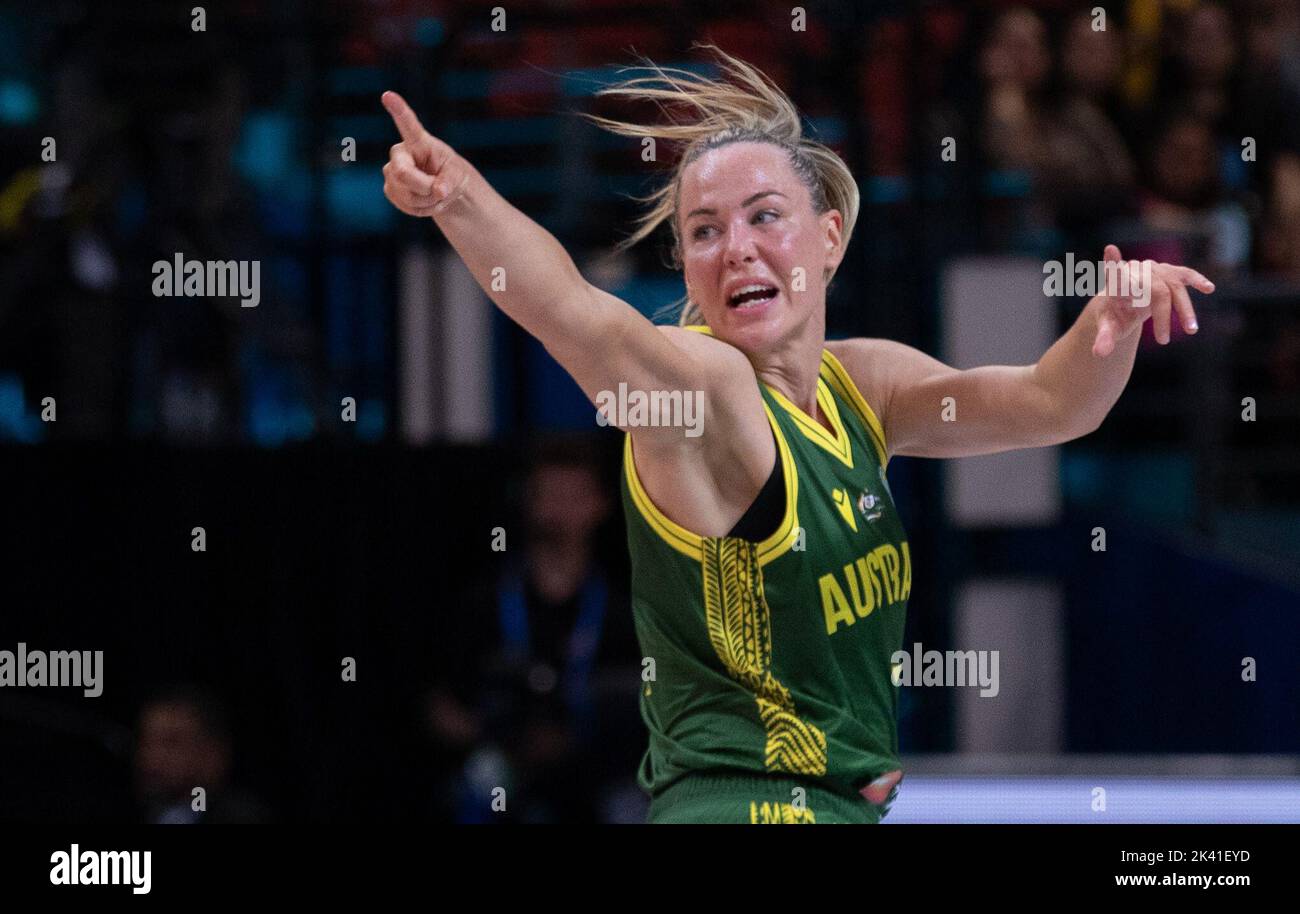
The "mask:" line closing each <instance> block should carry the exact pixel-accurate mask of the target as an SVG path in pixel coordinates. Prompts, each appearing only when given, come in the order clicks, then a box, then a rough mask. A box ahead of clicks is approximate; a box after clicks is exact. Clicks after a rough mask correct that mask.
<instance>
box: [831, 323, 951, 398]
mask: <svg viewBox="0 0 1300 914" xmlns="http://www.w3.org/2000/svg"><path fill="white" fill-rule="evenodd" d="M826 348H827V349H828V350H829V351H830V353H831V355H833V356H835V358H837V359H839V360H840V364H842V365H843V366H844V370H845V371H847V372H848V373H849V377H851V378H852V379H853V383H855V384H857V385H858V389H859V390H861V391H862V395H863V396H864V397H868V396H869V395H868V392H867V390H866V388H867V387H870V388H872V389H873V391H874V392H875V393H876V394H878V395H884V396H888V395H889V393H890V392H891V391H892V389H893V388H894V387H895V386H896V385H897V384H899V383H900V382H902V383H906V382H907V381H908V380H913V379H916V378H918V377H923V376H927V375H931V374H934V373H936V372H941V371H943V370H944V369H946V368H947V366H945V365H944V364H943V363H942V362H940V361H939V360H938V359H935V358H933V357H932V356H928V355H926V354H925V353H924V352H922V351H921V350H919V349H916V348H914V347H912V346H909V345H907V344H906V343H900V342H898V341H897V340H885V339H878V338H875V337H866V336H860V337H854V338H853V339H848V340H827V342H826Z"/></svg>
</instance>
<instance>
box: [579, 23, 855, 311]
mask: <svg viewBox="0 0 1300 914" xmlns="http://www.w3.org/2000/svg"><path fill="white" fill-rule="evenodd" d="M696 46H697V47H700V48H703V49H704V50H707V51H711V52H712V53H713V54H714V55H715V56H716V57H717V58H718V63H719V65H720V67H721V69H722V71H723V74H724V76H725V77H726V78H725V79H722V80H714V79H708V78H706V77H703V76H699V75H697V74H695V73H691V72H690V71H688V70H681V69H677V68H673V67H669V68H667V69H665V68H662V67H660V66H658V65H657V64H655V63H652V62H651V61H649V60H645V64H646V66H645V67H643V68H642V69H649V70H652V71H653V75H650V76H642V77H636V78H634V79H629V80H626V81H624V82H621V83H618V84H616V85H613V86H608V87H606V88H603V89H601V90H600V91H598V92H597V93H596V94H597V95H598V96H614V97H617V98H623V99H628V100H631V101H652V102H654V103H655V104H656V105H657V106H658V108H659V110H660V111H661V112H663V113H664V114H665V115H668V116H669V117H670V120H669V122H667V123H658V124H637V123H632V122H629V121H618V120H613V119H611V118H607V117H600V116H598V115H594V114H584V115H583V116H584V117H586V118H587V119H588V120H590V121H592V122H593V123H595V124H597V125H598V126H600V127H603V128H604V129H606V130H609V131H611V132H612V133H617V134H619V135H621V136H628V137H651V138H653V139H654V140H656V141H658V140H667V141H670V142H673V143H676V144H679V145H680V146H681V147H682V151H681V156H680V158H679V159H678V161H677V165H676V167H675V168H674V171H673V175H672V178H671V179H670V180H669V181H668V182H667V183H666V184H664V185H663V186H662V187H660V188H659V189H658V190H656V191H654V192H653V193H651V194H649V195H647V196H644V197H634V198H633V199H635V200H636V201H637V202H639V203H643V204H648V205H649V209H648V210H647V211H646V212H645V213H643V214H642V215H641V216H640V217H638V218H637V228H636V231H634V232H633V233H632V234H631V235H630V236H628V237H627V238H625V239H623V240H622V241H620V242H619V244H618V250H620V251H624V250H626V249H628V248H630V247H632V246H633V245H635V244H636V243H638V242H639V241H642V240H643V239H645V238H646V237H647V236H649V235H650V234H651V233H652V232H654V230H655V229H657V228H658V227H659V226H660V225H661V224H662V223H663V222H665V221H667V222H669V223H670V225H671V226H672V232H673V249H672V258H673V264H672V265H673V268H674V269H681V266H682V264H681V237H680V234H679V228H678V225H677V207H678V202H679V197H680V189H681V178H682V172H683V171H684V170H685V169H686V166H688V165H690V164H691V163H692V162H694V161H695V160H696V159H698V158H699V157H700V156H701V155H703V154H704V153H705V152H708V151H709V150H711V149H717V148H718V147H719V146H725V145H727V144H729V143H738V142H759V143H771V144H773V145H776V146H779V147H780V148H782V149H784V150H785V151H786V153H787V154H788V155H789V159H790V165H791V167H793V169H794V171H795V174H797V175H798V176H799V179H800V180H801V181H802V182H803V184H804V186H805V187H807V189H808V193H809V196H810V197H811V198H812V206H813V210H814V211H815V212H817V213H819V214H820V213H825V212H827V211H829V210H832V209H834V210H839V212H840V215H841V216H842V217H843V220H844V223H843V227H842V230H841V233H840V244H841V246H842V248H847V247H848V244H849V238H850V237H851V236H852V234H853V226H854V224H855V223H856V222H857V220H858V204H859V200H858V185H857V182H856V181H854V180H853V175H852V173H851V172H850V171H849V168H848V166H847V165H845V164H844V160H843V159H841V158H840V157H839V156H838V155H836V154H835V152H834V151H832V150H831V149H830V148H828V147H826V146H824V145H822V144H821V143H818V142H815V141H813V140H809V139H806V138H804V136H803V125H802V124H801V123H800V119H799V112H798V111H797V110H796V109H795V107H794V104H793V103H792V102H791V101H790V99H789V98H788V97H787V96H786V94H785V93H784V92H782V91H781V90H780V89H779V88H778V87H777V86H776V84H775V83H773V82H772V81H771V80H770V79H769V78H768V77H767V76H766V75H765V74H763V73H762V72H761V71H759V70H758V69H756V68H755V67H752V66H750V65H749V64H747V63H745V62H744V61H743V60H740V59H738V58H736V57H732V56H731V55H730V54H728V53H726V52H725V51H723V50H721V49H720V48H718V47H716V46H715V45H710V44H704V45H696ZM643 59H644V58H643ZM669 105H673V106H676V107H678V108H685V109H689V111H690V112H691V113H692V114H693V116H690V117H688V118H687V119H685V120H681V119H671V118H673V115H672V114H671V113H670V111H669V110H668V106H669ZM834 275H835V270H834V268H829V269H828V271H827V273H826V275H825V276H824V277H823V280H824V281H825V282H827V283H829V282H830V280H831V277H832V276H834ZM678 304H680V305H681V317H680V318H679V323H680V324H681V325H682V326H687V325H690V324H703V323H704V318H703V316H702V315H701V314H700V309H699V306H698V305H696V304H695V303H694V302H692V301H691V300H690V297H689V294H688V295H687V296H686V297H685V298H683V299H682V300H681V301H680V302H679V303H678Z"/></svg>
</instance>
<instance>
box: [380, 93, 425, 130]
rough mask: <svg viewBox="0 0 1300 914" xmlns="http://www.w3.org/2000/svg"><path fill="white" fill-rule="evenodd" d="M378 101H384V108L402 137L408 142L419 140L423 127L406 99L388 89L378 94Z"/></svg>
mask: <svg viewBox="0 0 1300 914" xmlns="http://www.w3.org/2000/svg"><path fill="white" fill-rule="evenodd" d="M380 101H382V102H383V103H384V108H385V109H386V110H387V111H388V114H389V115H390V116H391V117H392V119H393V123H394V124H396V125H397V132H398V133H400V134H401V135H402V139H403V140H405V141H406V142H408V143H417V142H419V141H420V139H421V138H422V137H423V136H424V127H423V126H422V125H421V124H420V119H419V118H418V117H416V116H415V112H414V111H412V110H411V106H410V105H408V104H407V103H406V100H405V99H404V98H402V96H400V95H398V94H397V93H396V92H393V91H392V90H391V89H390V90H389V91H387V92H385V93H384V94H383V95H382V96H380Z"/></svg>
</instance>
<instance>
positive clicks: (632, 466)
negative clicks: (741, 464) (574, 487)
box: [623, 403, 799, 567]
mask: <svg viewBox="0 0 1300 914" xmlns="http://www.w3.org/2000/svg"><path fill="white" fill-rule="evenodd" d="M763 411H764V412H765V413H767V421H768V423H769V424H770V425H771V426H772V432H773V434H774V435H775V436H776V452H777V453H776V456H777V459H778V460H780V461H781V470H782V473H783V474H784V476H785V515H784V517H783V518H782V520H781V524H780V526H778V527H777V529H776V532H775V533H773V534H772V535H771V536H769V537H768V538H767V539H765V540H763V541H762V542H761V543H759V544H758V564H759V566H760V567H762V566H763V565H766V564H767V563H768V562H771V561H772V560H773V559H776V558H779V557H780V556H782V555H784V554H785V553H786V552H788V551H789V550H790V547H791V546H793V545H794V543H795V541H796V540H797V539H798V537H799V474H798V471H797V470H796V468H795V463H794V454H793V453H792V452H791V451H790V445H789V443H788V442H787V441H786V440H785V434H784V433H783V432H782V431H781V426H780V425H779V424H778V423H777V421H776V416H774V415H773V414H772V410H771V408H770V407H769V406H768V405H767V404H766V403H764V404H763ZM623 468H624V471H625V472H626V473H627V487H628V491H629V492H631V494H632V503H633V504H634V505H636V508H637V511H638V512H639V513H640V514H641V516H642V517H643V518H644V519H645V522H646V523H647V524H648V525H649V526H650V529H651V530H653V531H654V532H655V533H657V534H658V535H659V538H660V539H662V540H663V541H664V542H665V543H667V544H668V545H669V546H671V547H672V548H673V549H676V550H677V551H678V552H680V553H681V554H682V555H684V556H686V557H687V558H688V559H691V560H692V561H703V559H704V540H705V537H703V536H701V535H700V534H698V533H693V532H691V531H690V530H687V529H686V528H685V527H683V526H682V525H681V524H679V523H677V522H676V521H674V520H673V519H672V518H670V517H668V515H666V514H664V513H663V511H661V510H659V506H658V505H656V504H655V503H654V501H653V500H652V499H651V498H650V493H648V492H646V490H645V487H644V486H643V485H642V484H641V477H639V476H638V475H637V472H636V460H635V458H634V456H633V453H632V436H631V435H625V436H624V442H623ZM714 538H715V539H725V538H726V537H714Z"/></svg>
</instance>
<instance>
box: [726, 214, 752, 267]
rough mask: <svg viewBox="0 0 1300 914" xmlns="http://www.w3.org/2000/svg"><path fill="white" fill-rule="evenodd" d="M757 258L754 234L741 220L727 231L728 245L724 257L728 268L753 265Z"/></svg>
mask: <svg viewBox="0 0 1300 914" xmlns="http://www.w3.org/2000/svg"><path fill="white" fill-rule="evenodd" d="M755 256H756V255H755V253H754V236H753V233H752V232H751V231H750V227H749V226H748V225H747V224H746V223H745V222H744V220H741V221H740V222H739V224H736V225H732V227H731V228H730V229H728V230H727V244H726V248H725V249H724V251H723V257H724V258H725V259H726V261H727V266H732V267H734V266H739V265H740V264H742V263H753V261H754V259H755Z"/></svg>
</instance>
